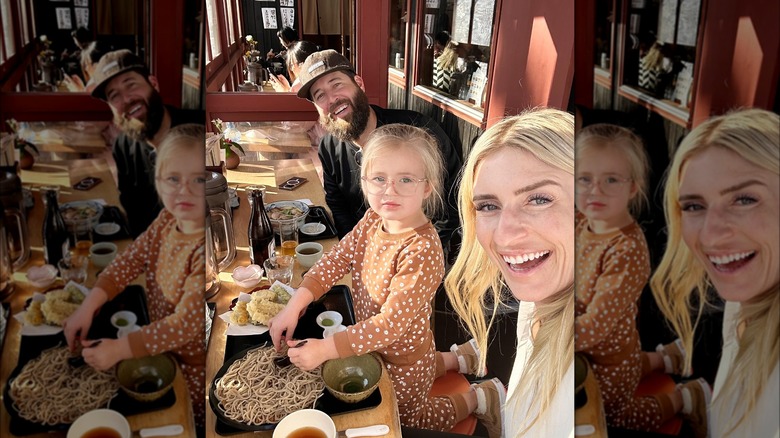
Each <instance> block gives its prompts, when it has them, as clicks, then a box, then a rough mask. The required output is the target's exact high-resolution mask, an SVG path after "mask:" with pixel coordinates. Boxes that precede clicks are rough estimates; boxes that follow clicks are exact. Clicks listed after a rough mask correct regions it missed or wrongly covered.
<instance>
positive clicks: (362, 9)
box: [352, 0, 390, 107]
mask: <svg viewBox="0 0 780 438" xmlns="http://www.w3.org/2000/svg"><path fill="white" fill-rule="evenodd" d="M355 8H356V11H355V27H356V29H355V40H356V41H355V42H354V43H353V45H352V50H357V52H356V53H357V57H356V59H357V65H356V66H355V68H356V69H357V72H358V74H359V75H360V77H362V78H363V80H364V81H365V83H366V95H367V96H368V101H369V102H370V103H373V104H375V105H379V106H381V107H386V106H387V59H388V56H389V54H388V50H389V49H388V47H387V38H388V35H390V33H389V32H390V30H389V25H390V0H376V1H356V2H355Z"/></svg>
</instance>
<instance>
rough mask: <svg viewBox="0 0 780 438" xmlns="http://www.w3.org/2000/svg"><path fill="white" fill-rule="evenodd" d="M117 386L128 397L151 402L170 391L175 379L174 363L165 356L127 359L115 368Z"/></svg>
mask: <svg viewBox="0 0 780 438" xmlns="http://www.w3.org/2000/svg"><path fill="white" fill-rule="evenodd" d="M116 377H117V379H118V380H119V386H120V387H121V388H122V390H123V391H124V392H126V393H127V395H129V396H130V397H132V398H133V399H135V400H138V401H141V402H152V401H155V400H157V399H159V398H160V397H162V396H164V395H165V394H167V393H168V391H170V389H171V387H172V386H173V379H174V378H175V377H176V363H175V362H174V361H173V359H172V358H171V357H170V356H169V355H167V354H158V355H156V356H146V357H141V358H137V359H127V360H123V361H121V362H119V365H117V368H116Z"/></svg>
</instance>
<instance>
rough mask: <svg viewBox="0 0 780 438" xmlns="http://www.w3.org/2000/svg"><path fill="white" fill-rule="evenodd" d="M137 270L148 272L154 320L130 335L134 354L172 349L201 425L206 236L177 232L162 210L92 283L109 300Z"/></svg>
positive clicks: (203, 421)
mask: <svg viewBox="0 0 780 438" xmlns="http://www.w3.org/2000/svg"><path fill="white" fill-rule="evenodd" d="M141 274H146V298H147V304H148V309H149V317H150V319H151V321H152V323H151V324H149V325H147V326H144V327H143V329H142V330H141V331H139V332H135V333H132V334H131V335H130V339H129V340H130V346H131V348H132V351H133V356H135V357H142V356H147V355H153V354H159V353H163V352H166V351H169V352H172V353H173V354H174V356H176V359H177V361H178V362H179V364H180V365H181V368H182V372H183V373H184V375H185V377H186V379H187V383H188V387H189V390H190V397H191V399H192V401H193V409H194V411H195V416H196V423H197V424H205V399H204V397H205V393H206V392H205V391H206V390H205V382H204V380H205V378H206V373H205V364H206V345H205V339H204V337H203V332H204V330H205V321H204V319H203V317H204V316H203V298H204V297H203V291H204V288H205V264H204V236H203V235H197V236H193V235H185V234H183V233H181V232H179V231H178V230H177V229H176V221H175V219H174V217H173V216H172V215H171V214H170V213H169V212H168V211H167V210H165V209H163V210H162V212H160V215H159V216H158V217H157V219H155V221H154V222H152V224H151V225H150V226H149V229H148V230H147V231H146V232H145V233H143V234H141V235H140V236H139V237H138V238H137V239H136V240H135V241H134V242H133V243H132V245H130V246H129V247H128V248H127V249H126V250H125V251H124V252H122V253H121V254H119V255H118V256H117V258H116V259H115V260H114V262H112V263H111V264H110V265H109V266H108V267H106V269H105V270H104V271H103V272H102V273H101V274H100V277H99V278H98V281H97V283H96V286H100V287H101V288H103V289H104V290H105V291H106V292H107V293H108V295H109V299H112V298H114V297H115V296H116V295H117V294H119V293H120V292H121V291H122V290H124V288H125V286H127V285H128V284H130V282H131V281H133V280H134V279H135V278H137V277H138V276H139V275H141Z"/></svg>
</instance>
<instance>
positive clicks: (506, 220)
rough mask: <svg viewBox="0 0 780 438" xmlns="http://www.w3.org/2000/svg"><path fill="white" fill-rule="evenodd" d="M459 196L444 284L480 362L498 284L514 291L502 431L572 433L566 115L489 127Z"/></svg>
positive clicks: (538, 115) (569, 138)
mask: <svg viewBox="0 0 780 438" xmlns="http://www.w3.org/2000/svg"><path fill="white" fill-rule="evenodd" d="M458 196H459V198H458V199H459V207H460V215H461V223H462V226H463V244H462V246H461V249H460V254H459V255H458V258H457V260H456V261H455V264H454V265H453V267H452V270H451V271H450V274H449V276H448V277H447V279H446V280H445V286H446V288H447V294H448V295H449V298H450V300H451V301H452V304H453V306H454V308H455V310H456V311H457V312H458V315H459V316H460V317H461V318H462V319H463V321H464V323H465V325H466V326H467V328H468V330H469V332H471V334H472V335H473V336H474V339H475V341H476V343H477V345H478V350H479V352H481V353H480V357H479V368H482V367H484V366H485V360H486V359H485V358H486V354H485V352H486V351H487V347H488V333H489V331H490V327H491V325H492V324H493V322H494V319H495V315H496V312H497V311H498V308H499V306H500V302H501V299H502V293H501V291H502V290H503V289H504V288H505V287H506V288H508V289H509V290H510V291H511V294H512V296H513V297H514V298H515V299H517V300H519V301H520V310H519V314H518V322H517V338H518V344H517V353H516V356H515V363H514V367H513V370H512V375H511V377H510V379H509V388H508V394H507V401H506V403H505V405H504V406H505V410H504V422H503V424H504V431H503V432H504V433H503V436H505V437H509V438H515V437H520V436H528V437H542V436H544V437H572V436H574V408H573V406H574V117H573V116H572V115H571V114H568V113H565V112H562V111H559V110H555V109H536V110H530V111H527V112H524V113H523V114H520V115H518V116H514V117H509V118H507V119H505V120H503V121H501V122H500V123H498V124H496V125H495V126H493V127H491V128H490V129H488V130H487V131H486V132H485V133H484V134H483V135H482V136H481V137H480V138H479V140H478V141H477V143H476V144H475V145H474V148H473V150H472V151H471V153H470V155H469V158H468V161H467V162H466V165H465V168H464V170H463V175H462V180H461V184H460V192H459V195H458ZM487 297H490V299H487ZM486 303H492V304H490V305H489V307H490V308H491V310H492V312H491V316H490V317H489V318H487V319H486V318H485V311H484V310H483V309H484V308H485V307H483V306H485V304H486Z"/></svg>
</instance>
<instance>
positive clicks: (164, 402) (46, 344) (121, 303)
mask: <svg viewBox="0 0 780 438" xmlns="http://www.w3.org/2000/svg"><path fill="white" fill-rule="evenodd" d="M147 309H148V307H147V301H146V293H145V291H144V288H143V287H141V286H138V285H132V286H128V287H127V288H125V290H124V291H122V293H120V294H119V295H117V296H116V298H114V299H113V300H111V301H109V302H107V303H106V304H104V305H103V307H102V308H101V309H100V312H98V314H97V315H96V316H95V319H94V321H93V323H92V326H91V327H90V329H89V336H88V337H89V338H90V339H98V338H103V337H108V338H116V332H117V330H116V329H115V328H114V327H113V326H112V325H111V321H110V318H111V315H113V314H114V313H115V312H118V311H120V310H130V311H132V312H134V313H135V314H136V316H137V317H138V324H139V325H147V324H149V322H150V320H149V313H148V310H147ZM65 344H66V342H65V335H64V333H62V332H60V333H57V334H54V335H47V336H22V337H21V342H20V344H19V360H18V361H17V366H16V368H14V370H13V371H12V372H11V375H10V376H9V378H8V381H7V382H6V386H5V388H3V402H4V403H5V407H6V410H7V411H8V413H9V414H10V416H11V422H10V426H9V430H10V432H11V433H12V434H14V435H19V436H21V435H31V434H36V433H45V432H51V431H64V430H67V429H68V427H70V425H69V424H58V425H53V426H47V425H43V424H39V423H33V422H31V421H27V420H25V419H23V418H21V417H19V415H18V413H17V412H16V409H14V407H13V401H12V400H11V397H10V394H9V390H10V384H11V381H12V380H13V379H14V378H15V377H16V376H17V375H18V374H19V373H20V372H21V370H22V367H23V366H24V365H25V364H26V363H27V362H29V361H30V360H32V359H34V358H36V357H38V356H39V355H40V354H41V352H43V351H44V350H47V349H49V348H53V347H57V346H64V345H65ZM175 403H176V394H175V392H174V391H170V392H169V393H168V394H166V395H165V396H163V397H162V398H160V399H158V400H156V401H154V402H151V403H144V402H139V401H137V400H133V399H132V398H130V397H129V396H128V395H127V394H125V393H124V392H123V391H122V390H121V389H118V390H117V393H116V394H115V395H114V397H113V398H112V399H111V400H110V401H109V402H108V404H107V407H108V406H110V407H111V409H114V410H116V411H118V412H120V413H122V414H123V415H134V414H139V413H142V412H149V411H154V410H158V409H164V408H168V407H170V406H173V405H174V404H175Z"/></svg>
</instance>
